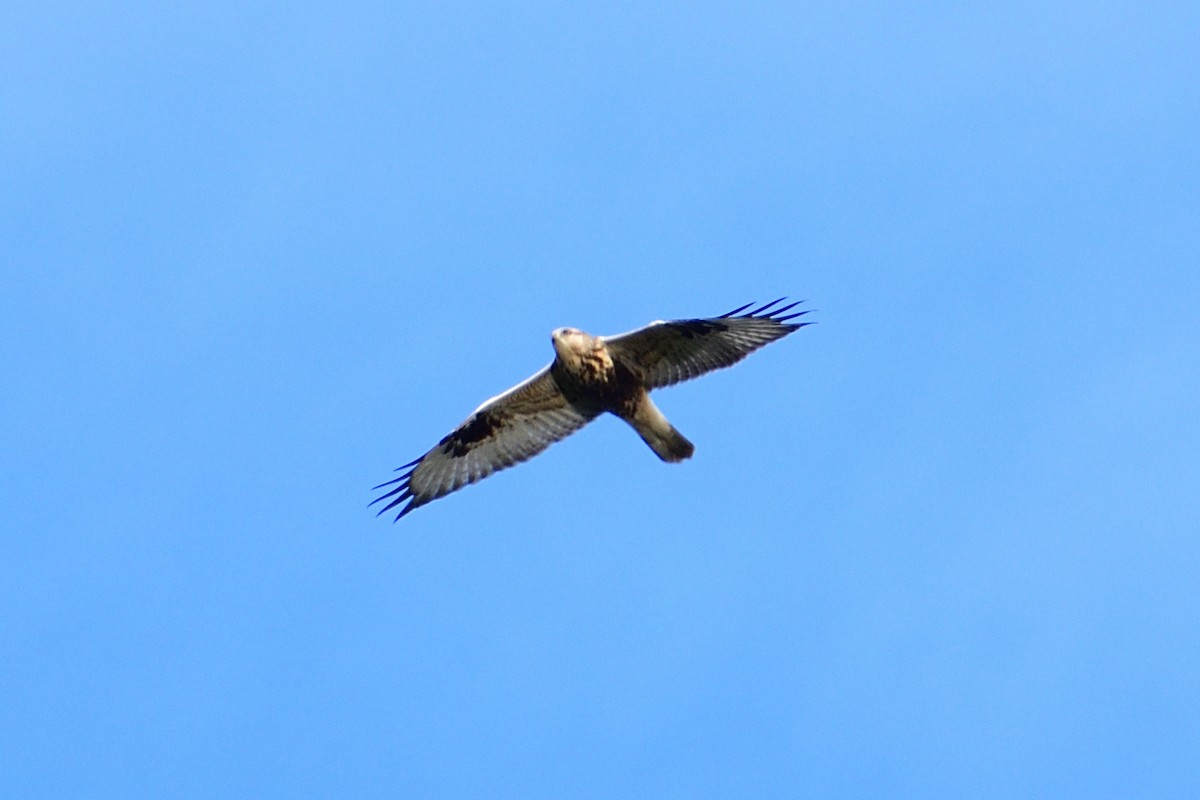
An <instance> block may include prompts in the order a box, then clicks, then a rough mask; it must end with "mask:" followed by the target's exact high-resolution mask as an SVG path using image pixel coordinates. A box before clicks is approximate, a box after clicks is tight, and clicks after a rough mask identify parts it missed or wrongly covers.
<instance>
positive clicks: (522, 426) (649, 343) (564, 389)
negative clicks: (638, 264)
mask: <svg viewBox="0 0 1200 800" xmlns="http://www.w3.org/2000/svg"><path fill="white" fill-rule="evenodd" d="M780 302H781V300H776V301H775V302H773V303H768V304H767V305H765V306H762V307H761V308H758V309H755V310H754V311H751V312H749V313H745V314H742V312H743V311H745V310H746V309H747V308H749V306H742V307H741V308H738V309H735V310H733V311H731V312H729V313H728V314H724V315H722V316H720V317H714V318H711V319H693V320H677V321H675V322H654V323H651V324H650V325H647V326H646V327H644V328H639V329H638V330H636V331H631V332H630V333H625V334H621V335H619V336H591V335H589V334H586V333H584V332H583V331H580V330H576V329H575V328H559V329H558V330H556V331H554V332H553V333H552V334H551V336H550V338H551V341H552V343H553V345H554V351H555V359H554V361H553V362H551V364H550V365H549V366H547V367H545V368H543V369H542V370H541V371H540V372H538V373H537V374H536V375H534V376H532V377H531V378H529V379H528V380H526V381H524V382H522V383H520V384H518V385H517V386H514V387H513V388H512V389H509V390H508V391H507V392H504V393H503V394H501V395H498V396H496V397H493V398H492V399H490V400H488V401H487V402H485V403H484V404H483V405H481V406H480V407H479V408H477V409H476V410H475V412H474V413H473V414H471V416H469V417H468V418H467V419H466V421H465V422H463V423H462V424H461V425H459V426H458V427H457V428H455V429H454V430H453V431H452V432H451V433H449V434H448V435H447V436H445V437H444V438H443V439H442V440H441V441H440V442H438V443H437V445H436V446H434V448H433V449H432V450H430V451H429V452H428V453H426V454H425V455H423V456H421V458H419V459H417V460H416V461H413V462H411V463H409V464H405V465H404V466H403V467H400V469H401V470H407V471H406V472H405V473H404V474H403V475H401V476H400V477H399V478H396V479H394V480H391V481H388V482H387V483H385V484H381V485H380V486H377V487H375V488H377V489H378V488H381V487H382V486H388V485H391V484H396V485H395V487H394V488H392V489H391V490H390V491H389V492H387V494H385V495H383V496H382V497H380V498H379V499H378V500H376V501H375V502H379V501H380V500H384V499H388V498H390V502H389V503H388V504H387V505H386V506H384V507H383V509H382V510H381V511H380V512H379V513H381V514H382V513H383V512H384V511H388V510H389V509H392V508H395V507H396V506H397V505H399V504H401V503H403V502H405V501H406V500H407V501H408V503H407V505H405V506H404V508H403V509H401V511H400V513H399V514H398V515H397V516H396V519H397V520H398V519H400V517H403V516H404V515H405V514H407V513H408V512H409V511H412V510H413V509H414V508H417V507H418V506H422V505H424V504H426V503H428V502H430V501H431V500H436V499H437V498H439V497H443V496H444V495H447V494H449V493H450V492H453V491H456V490H457V489H460V488H462V487H463V486H465V485H467V484H469V483H474V482H475V481H478V480H480V479H482V478H486V477H487V476H488V475H491V474H492V473H493V472H495V471H496V470H500V469H504V468H505V467H510V466H512V465H513V464H516V463H519V462H521V461H524V460H526V459H528V458H531V457H532V456H534V455H537V454H538V453H540V452H541V451H542V450H545V449H546V448H547V447H549V446H550V445H551V444H553V443H554V442H556V441H558V440H560V439H564V438H566V437H567V436H569V435H570V434H572V433H574V432H575V431H577V430H579V429H580V428H582V427H583V426H584V425H586V424H587V423H588V422H591V421H592V420H593V419H595V418H596V417H597V416H599V415H600V414H602V413H604V412H606V411H607V412H609V413H612V414H615V415H616V416H618V417H620V418H621V419H623V420H625V421H626V422H627V423H629V424H630V425H631V426H632V427H633V429H634V430H635V431H637V432H638V435H639V436H641V437H642V439H643V440H644V441H645V442H646V444H648V445H649V446H650V448H651V449H652V450H653V451H654V452H655V453H656V454H657V455H658V457H659V458H661V459H662V460H663V461H671V462H674V461H682V460H684V459H686V458H690V457H691V455H692V453H693V451H694V450H695V447H694V446H693V445H692V443H691V442H689V441H688V440H687V439H685V438H684V437H683V435H682V434H680V433H679V431H677V430H675V428H674V426H672V425H671V423H670V422H668V421H667V418H666V417H664V416H663V414H662V412H661V411H659V410H658V408H657V407H656V406H655V405H654V403H653V402H652V401H651V400H650V395H649V392H650V390H652V389H657V388H659V387H661V386H669V385H671V384H673V383H678V382H679V381H684V380H688V379H690V378H695V377H697V376H699V375H703V374H704V373H705V372H708V371H710V370H714V369H719V368H721V367H728V366H731V365H733V364H735V363H737V362H738V361H740V360H741V359H743V358H745V357H746V356H747V355H749V354H750V353H752V352H753V351H755V350H757V349H758V348H760V347H762V346H763V345H765V344H768V343H770V342H773V341H775V340H776V339H780V338H782V337H784V336H787V335H788V334H789V333H791V332H792V331H795V330H797V329H799V328H801V327H802V326H803V325H805V324H807V323H802V322H797V323H789V322H788V320H791V319H793V318H795V317H798V316H800V315H801V314H804V313H807V312H803V311H801V312H796V313H793V314H785V312H787V311H789V310H790V309H792V308H793V307H795V306H796V305H798V304H797V303H792V304H791V305H788V306H783V307H781V308H776V309H775V310H773V311H768V309H771V308H772V307H773V306H776V305H778V304H779V303H780ZM739 314H740V316H735V315H739ZM372 505H374V503H372Z"/></svg>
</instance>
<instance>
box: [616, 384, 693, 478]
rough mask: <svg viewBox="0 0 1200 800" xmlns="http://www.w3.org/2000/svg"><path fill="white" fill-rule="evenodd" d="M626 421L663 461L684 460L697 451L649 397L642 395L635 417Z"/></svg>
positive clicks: (634, 413)
mask: <svg viewBox="0 0 1200 800" xmlns="http://www.w3.org/2000/svg"><path fill="white" fill-rule="evenodd" d="M626 421H627V422H629V424H631V425H632V426H633V429H634V430H635V431H637V432H638V436H641V437H642V441H644V442H645V443H646V444H648V445H650V449H651V450H653V451H654V453H655V455H657V456H658V457H659V458H661V459H662V460H663V461H669V462H672V463H674V462H677V461H683V460H684V459H686V458H691V457H692V453H694V452H696V446H695V445H693V444H692V443H691V442H689V441H688V440H687V438H686V437H684V435H683V434H682V433H680V432H679V431H677V430H675V426H674V425H672V424H671V423H670V422H668V421H667V418H666V417H664V416H663V414H662V412H661V411H659V410H658V408H657V407H656V406H655V405H654V403H652V402H651V401H650V398H649V397H645V396H643V397H642V399H641V402H639V403H638V404H637V408H636V409H635V410H634V412H633V418H632V419H628V418H627V419H626Z"/></svg>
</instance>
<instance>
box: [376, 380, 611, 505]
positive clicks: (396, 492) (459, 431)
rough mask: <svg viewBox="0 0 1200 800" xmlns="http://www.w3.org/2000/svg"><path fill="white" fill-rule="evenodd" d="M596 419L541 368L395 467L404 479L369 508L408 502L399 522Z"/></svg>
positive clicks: (389, 482) (524, 458)
mask: <svg viewBox="0 0 1200 800" xmlns="http://www.w3.org/2000/svg"><path fill="white" fill-rule="evenodd" d="M599 413H600V410H599V408H595V409H593V408H591V407H589V406H588V404H586V403H585V402H582V401H575V402H571V401H570V400H568V399H567V398H566V397H565V396H564V395H563V393H562V391H561V390H560V389H559V386H558V382H557V381H556V380H555V379H554V375H553V374H552V373H551V371H550V367H546V368H544V369H543V370H541V371H540V372H538V373H537V374H536V375H534V376H533V377H531V378H529V379H528V380H526V381H523V382H521V383H519V384H517V385H516V386H514V387H513V388H511V389H509V390H508V391H507V392H504V393H503V394H500V395H497V396H496V397H493V398H492V399H491V400H488V401H487V402H485V403H484V404H483V405H481V406H480V407H479V408H477V409H475V413H473V414H471V416H469V417H467V419H466V421H464V422H463V423H462V424H461V425H459V426H458V427H457V428H455V429H454V430H453V431H451V432H450V433H449V434H447V435H446V436H445V437H443V438H442V440H441V441H440V442H438V443H437V445H435V446H434V448H433V449H432V450H430V451H429V452H428V453H426V454H425V455H423V456H421V457H420V458H418V459H417V460H416V461H412V462H410V463H408V464H405V465H404V466H402V467H399V468H398V470H397V471H399V470H406V471H405V473H404V474H403V475H401V476H400V477H399V478H394V479H393V480H390V481H388V482H386V483H381V484H380V485H379V486H376V487H375V488H376V489H381V488H383V487H384V486H392V484H395V486H393V487H392V489H391V490H390V491H388V493H387V494H385V495H383V496H382V497H380V498H377V499H376V500H374V501H373V502H372V503H371V505H375V503H378V502H380V501H382V500H387V499H388V498H391V500H390V502H389V503H388V504H387V505H386V506H384V507H383V508H382V509H380V511H379V513H380V514H382V513H383V512H384V511H389V510H391V509H393V508H395V507H396V506H398V505H400V504H401V503H403V502H404V501H405V500H407V501H408V505H406V506H404V508H403V509H401V511H400V513H399V514H398V515H396V519H397V520H398V519H400V517H403V516H404V515H405V514H407V513H408V512H410V511H412V510H413V509H414V508H417V507H418V506H423V505H425V504H426V503H428V502H430V501H431V500H436V499H438V498H439V497H442V496H444V495H448V494H450V493H451V492H453V491H456V490H458V489H461V488H462V487H464V486H466V485H467V484H470V483H475V481H478V480H482V479H483V478H486V477H487V476H488V475H491V474H492V473H493V472H496V471H497V470H502V469H504V468H505V467H511V466H512V465H513V464H518V463H520V462H522V461H524V460H526V459H528V458H532V457H533V456H535V455H537V454H538V453H540V452H542V451H543V450H545V449H546V448H547V447H549V446H550V445H552V444H554V443H555V442H557V441H558V440H560V439H565V438H566V437H567V436H569V435H571V434H572V433H574V432H575V431H577V430H579V429H580V428H582V427H583V426H584V425H586V424H587V423H589V422H591V421H592V420H593V419H595V418H596V416H597V415H598V414H599Z"/></svg>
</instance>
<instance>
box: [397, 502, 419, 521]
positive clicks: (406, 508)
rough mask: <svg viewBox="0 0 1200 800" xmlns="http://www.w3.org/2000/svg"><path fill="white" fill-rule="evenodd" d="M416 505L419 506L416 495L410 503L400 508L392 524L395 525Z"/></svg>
mask: <svg viewBox="0 0 1200 800" xmlns="http://www.w3.org/2000/svg"><path fill="white" fill-rule="evenodd" d="M416 507H417V498H415V497H414V498H413V499H412V500H410V501H409V503H408V505H406V506H405V507H404V508H402V509H400V513H399V514H397V515H396V518H395V519H394V520H392V524H393V525H395V524H396V523H397V522H399V521H400V518H401V517H403V516H404V515H405V514H407V513H408V512H410V511H412V510H413V509H414V508H416Z"/></svg>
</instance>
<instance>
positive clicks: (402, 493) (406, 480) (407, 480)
mask: <svg viewBox="0 0 1200 800" xmlns="http://www.w3.org/2000/svg"><path fill="white" fill-rule="evenodd" d="M424 460H425V456H421V457H420V458H418V459H417V460H416V461H410V462H408V463H407V464H405V465H403V466H400V467H396V471H397V472H399V471H400V470H402V469H407V470H408V472H406V473H404V474H403V475H401V476H400V477H398V478H392V479H391V480H390V481H384V482H383V483H381V484H379V485H378V486H372V487H371V488H372V490H374V489H382V488H383V487H385V486H391V485H392V484H393V483H396V484H399V485H398V486H396V487H395V488H393V489H391V490H390V491H389V492H387V493H386V494H384V495H381V496H380V497H376V498H375V499H374V500H372V501H371V502H370V503H368V504H367V508H370V507H371V506H373V505H375V504H376V503H378V502H381V501H383V500H386V499H388V498H389V497H392V498H393V499H392V501H391V502H390V503H388V504H387V505H386V506H384V507H383V508H381V509H379V513H377V514H376V515H375V516H376V517H378V516H380V515H381V514H383V513H384V512H385V511H391V510H392V509H393V508H395V507H396V506H398V505H400V504H401V503H403V502H404V501H405V500H408V501H409V502H408V505H406V506H405V507H404V508H402V509H400V513H399V514H397V515H396V519H394V520H392V521H393V522H399V521H400V518H401V517H403V516H404V515H405V514H407V513H408V512H410V511H412V510H413V509H414V508H416V507H417V505H418V504H417V499H416V498H415V497H413V491H412V474H413V473H414V472H416V471H417V467H419V466H420V465H421V462H422V461H424ZM393 496H394V497H393Z"/></svg>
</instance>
